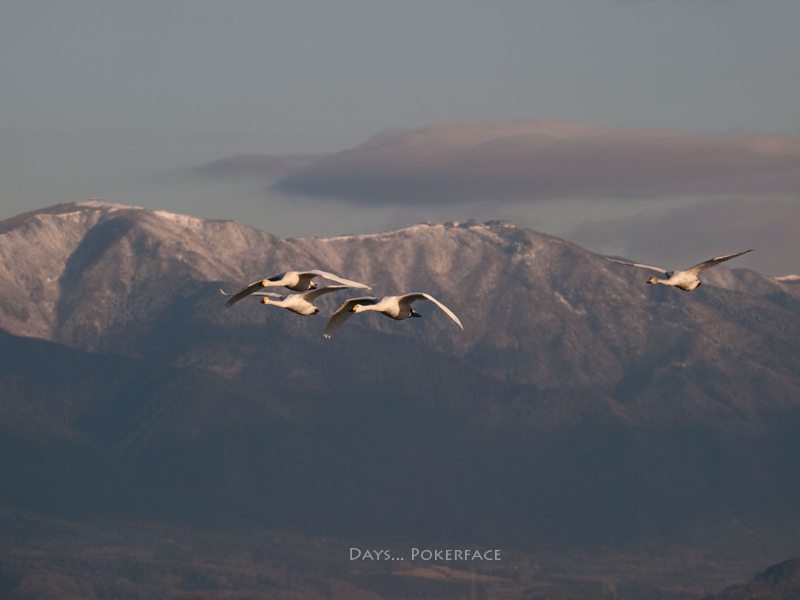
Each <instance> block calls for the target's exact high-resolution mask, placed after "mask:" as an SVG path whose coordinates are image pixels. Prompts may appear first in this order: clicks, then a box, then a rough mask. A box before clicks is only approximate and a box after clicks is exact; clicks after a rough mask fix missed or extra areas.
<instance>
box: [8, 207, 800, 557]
mask: <svg viewBox="0 0 800 600" xmlns="http://www.w3.org/2000/svg"><path fill="white" fill-rule="evenodd" d="M727 267H730V268H727ZM289 269H321V270H325V271H331V272H334V273H337V274H339V275H341V276H343V277H346V278H349V279H354V280H357V281H363V282H367V283H369V284H370V285H372V287H373V291H372V292H371V293H374V294H375V295H376V296H381V295H388V294H398V293H406V292H418V291H422V292H427V293H430V294H432V295H433V296H435V297H436V298H437V299H439V300H440V301H442V302H443V303H444V304H446V305H447V306H448V307H450V308H451V309H452V310H453V311H454V312H455V313H456V314H457V315H458V316H459V318H460V319H461V321H462V323H463V324H464V331H461V329H459V328H458V327H457V326H455V324H454V323H453V322H452V321H451V320H450V319H449V318H447V316H446V315H444V314H443V313H441V312H440V311H439V310H438V309H437V308H436V307H435V306H433V305H432V303H419V304H418V305H415V309H416V310H418V311H419V312H421V313H422V315H423V318H422V319H409V320H406V321H402V322H395V321H393V320H391V319H387V318H385V317H383V316H382V315H377V314H364V315H357V316H354V317H353V318H351V319H350V320H349V321H348V322H347V323H346V324H345V325H344V326H343V327H342V328H341V329H340V330H339V331H338V332H337V333H336V335H335V336H334V338H333V339H331V340H324V339H323V338H322V331H323V330H324V327H325V323H326V322H327V316H328V315H330V314H331V313H332V312H333V311H334V310H335V308H336V307H337V306H338V305H339V303H340V302H342V301H343V300H344V299H345V298H347V297H352V296H360V295H363V290H353V291H352V292H348V291H346V290H345V291H342V292H338V293H335V294H330V295H329V296H326V297H323V298H322V299H321V300H320V302H319V304H320V306H322V307H323V310H322V313H321V314H320V315H318V316H313V317H301V316H299V315H295V314H293V313H290V312H288V311H285V310H282V309H278V308H275V307H267V306H263V305H261V304H259V303H258V302H257V301H256V299H255V298H247V299H245V300H243V301H241V302H239V303H237V304H236V305H234V306H233V307H231V308H230V309H225V308H223V305H224V300H225V299H224V297H223V296H222V295H221V294H220V293H219V288H221V287H222V288H224V289H225V290H226V291H235V290H237V289H238V288H239V287H241V286H243V285H245V284H248V283H250V282H252V281H255V280H258V279H261V278H264V277H268V276H271V275H274V274H277V273H280V272H282V271H285V270H289ZM646 278H647V275H646V274H644V273H643V272H642V271H639V270H637V269H630V268H627V267H624V266H621V265H616V264H612V263H610V262H609V261H607V260H606V259H605V257H603V256H599V255H596V254H594V253H592V252H589V251H587V250H585V249H583V248H581V247H579V246H577V245H575V244H572V243H569V242H566V241H563V240H560V239H558V238H555V237H552V236H549V235H544V234H541V233H537V232H534V231H530V230H527V229H523V228H519V227H516V226H514V225H512V224H510V223H504V222H490V223H486V224H480V223H473V222H469V223H461V224H458V223H450V224H420V225H416V226H413V227H409V228H406V229H402V230H399V231H390V232H384V233H378V234H372V235H359V236H343V237H336V238H330V239H317V238H298V239H287V240H284V239H280V238H278V237H276V236H273V235H270V234H267V233H264V232H261V231H258V230H255V229H253V228H250V227H247V226H245V225H241V224H237V223H234V222H230V221H215V220H203V219H196V218H192V217H186V216H181V215H174V214H169V213H165V212H160V211H149V210H144V209H140V208H134V207H125V206H118V205H111V204H104V203H99V202H87V203H77V204H64V205H58V206H55V207H52V208H50V209H45V210H40V211H35V212H32V213H27V214H24V215H20V216H18V217H16V218H14V219H11V220H8V221H4V222H2V223H0V284H1V285H0V328H2V329H4V330H5V331H6V332H8V333H9V334H13V336H26V337H32V338H40V339H41V340H44V342H37V344H40V345H38V346H37V345H35V344H34V345H31V344H32V342H30V341H28V342H25V343H24V344H23V341H22V340H20V339H19V338H17V337H13V336H5V337H4V338H3V348H5V350H4V352H5V355H6V356H7V357H14V361H11V359H10V358H9V361H10V362H8V365H11V364H12V362H13V364H14V365H16V366H13V367H11V366H6V367H5V370H3V371H2V373H0V386H5V389H9V390H16V391H14V393H13V394H9V395H7V396H6V400H5V402H6V405H5V406H6V409H5V410H6V413H5V414H7V415H11V416H10V417H9V419H10V421H9V422H10V423H19V424H23V423H25V424H26V425H25V427H21V428H20V429H19V430H18V431H17V434H18V435H20V436H22V437H23V438H24V439H25V440H27V441H25V442H24V443H25V444H32V443H34V442H33V441H31V440H35V439H39V438H37V437H36V435H34V433H31V431H32V430H31V427H33V429H34V430H35V429H36V426H31V425H30V423H31V421H30V414H31V410H33V409H30V407H31V406H36V407H38V408H37V409H36V411H35V412H36V413H37V414H38V415H39V417H41V418H39V417H37V418H39V420H34V422H35V423H41V424H42V425H41V427H43V428H45V429H42V431H44V430H46V431H48V432H50V434H52V435H55V433H54V432H56V431H57V432H60V433H59V434H58V435H59V436H61V437H60V438H59V439H64V440H72V441H70V442H64V443H78V442H77V441H75V440H83V441H82V442H81V443H85V444H86V443H88V444H89V445H90V447H96V448H98V452H100V453H101V454H103V456H104V460H106V459H108V460H111V459H110V458H108V457H113V456H119V457H121V458H120V460H123V458H124V460H126V461H134V463H135V464H137V465H139V467H137V468H143V467H141V465H142V464H145V465H148V464H151V463H149V462H147V461H156V462H153V463H152V464H158V465H159V466H158V467H157V469H156V470H157V471H158V472H159V473H162V475H163V477H162V480H160V481H161V483H160V484H159V485H161V486H162V487H161V488H159V489H163V486H167V487H169V485H172V484H171V483H170V484H167V483H164V482H165V481H167V480H170V477H171V476H172V475H171V474H175V473H182V474H185V473H189V472H191V473H192V474H193V475H192V477H191V478H190V479H187V480H184V479H181V478H180V477H179V479H180V480H181V484H180V485H181V486H183V487H181V489H182V490H184V491H185V490H187V489H188V490H193V491H192V492H191V494H190V495H192V494H193V495H192V498H194V500H192V502H198V503H199V505H202V506H205V504H203V502H202V501H200V500H197V499H198V498H200V497H203V494H207V495H208V497H209V498H211V499H212V500H213V501H212V504H214V502H216V503H217V505H218V503H220V502H223V501H224V502H225V503H229V504H231V503H232V505H235V506H237V507H238V508H237V509H236V510H241V511H243V513H247V514H252V512H253V511H255V512H258V510H260V508H259V507H262V508H263V506H269V507H271V508H270V509H269V510H270V511H273V512H272V513H270V514H272V517H271V518H279V517H276V516H275V515H284V516H286V515H291V519H293V522H301V521H303V519H311V520H310V521H308V522H306V525H308V526H309V527H311V528H312V529H313V528H314V527H316V526H320V527H322V525H320V524H321V523H330V522H333V521H336V522H338V523H342V524H344V525H342V526H343V527H345V529H346V527H347V526H357V525H353V524H354V523H360V524H361V526H363V527H366V528H374V529H376V530H381V528H384V529H385V528H388V529H392V528H393V527H400V528H406V527H410V528H412V529H413V528H414V527H416V528H417V529H419V528H422V529H424V528H425V527H428V526H433V525H432V524H436V526H437V527H441V528H442V534H443V535H455V534H454V532H458V531H460V532H462V533H463V534H464V535H472V534H474V535H476V536H478V535H479V536H483V538H484V539H490V538H493V536H494V537H498V536H499V538H503V536H506V538H503V539H511V538H513V539H514V540H515V543H527V542H521V541H520V540H521V539H528V540H529V539H530V536H534V537H537V536H539V537H540V541H542V540H543V541H544V542H547V543H549V542H550V541H553V540H555V539H559V536H563V537H565V538H570V539H575V540H587V539H590V540H593V541H595V542H598V541H599V542H601V543H605V542H604V540H605V541H608V540H609V539H611V538H613V537H614V536H617V537H619V538H620V539H634V538H635V539H639V538H643V537H647V536H649V535H674V536H677V537H680V536H684V537H691V536H693V535H695V534H696V533H697V531H698V529H697V528H698V527H700V529H703V528H705V529H703V531H706V530H711V529H714V528H715V527H722V528H725V527H729V525H730V523H732V522H739V520H740V519H741V518H744V515H747V516H748V518H750V519H751V520H753V521H758V522H761V521H764V520H769V519H772V518H773V517H775V515H778V514H779V513H780V514H783V513H785V514H786V515H789V516H790V517H791V518H792V519H797V518H800V514H798V513H797V511H796V510H795V509H796V508H797V507H796V506H794V508H790V507H789V505H790V504H791V502H789V497H790V496H791V494H794V493H795V492H796V491H797V490H798V488H799V487H800V478H799V477H798V476H797V475H796V473H800V469H797V466H798V465H799V464H800V452H798V451H797V450H798V447H797V443H796V442H791V441H787V440H788V439H789V438H787V437H786V436H789V435H790V433H789V432H790V431H792V428H793V427H794V424H796V423H800V293H798V291H797V285H796V284H795V283H794V282H792V281H776V280H774V279H771V278H768V277H764V276H762V275H759V274H758V273H755V272H753V271H749V270H744V269H736V268H735V264H734V263H730V264H726V265H725V266H720V267H715V268H714V269H710V270H708V271H705V272H704V273H703V274H702V275H701V280H702V281H703V282H704V284H705V285H703V286H702V287H700V288H699V289H697V290H695V291H694V292H691V293H685V292H682V291H680V290H677V289H672V288H666V287H664V286H647V285H645V283H644V281H645V280H646ZM278 291H283V290H278ZM45 342H56V343H57V344H60V345H64V346H69V347H71V348H72V349H71V350H70V349H67V348H62V347H61V346H55V345H53V344H50V345H47V344H45ZM41 344H44V346H42V345H41ZM44 347H47V348H50V350H47V352H51V353H52V356H54V357H62V358H52V362H58V363H60V362H62V361H65V364H66V363H69V364H72V365H75V366H74V368H72V369H70V373H72V374H70V373H62V372H60V371H59V372H56V371H52V372H51V371H50V370H49V367H48V365H47V364H41V365H35V364H31V363H35V362H36V360H37V359H36V358H35V357H36V356H37V353H41V352H44V350H42V348H44ZM36 348H38V350H37V349H36ZM66 352H68V353H70V354H68V356H67V355H66V354H64V353H66ZM87 352H89V353H92V354H87ZM98 355H100V356H98ZM23 357H28V358H27V359H24V358H23ZM64 357H66V358H64ZM112 359H113V360H112ZM103 361H105V362H103ZM21 365H28V366H27V367H25V368H24V369H23V367H22V366H21ZM79 365H85V367H80V366H79ZM37 368H38V369H39V370H40V371H41V372H42V373H51V374H50V375H48V376H46V377H44V379H43V380H41V381H38V380H37V376H36V375H35V373H37ZM48 386H50V387H48ZM70 398H71V400H70ZM67 404H68V406H67ZM26 407H27V408H26ZM29 409H30V410H29ZM26 411H27V412H26ZM43 415H44V416H43ZM12 429H13V427H12ZM20 432H28V433H24V435H23V433H20ZM29 434H30V435H29ZM50 434H48V435H50ZM26 436H27V437H26ZM36 443H38V442H36ZM82 447H83V446H82ZM136 461H139V462H136ZM141 461H144V462H143V463H142V462H141ZM197 461H200V462H199V463H198V462H197ZM200 465H202V468H201V467H200ZM145 472H149V471H147V469H145ZM182 476H183V475H182ZM87 477H88V475H87ZM143 477H144V476H143ZM219 478H222V479H223V480H224V481H225V485H224V486H219V485H217V484H215V483H213V482H215V481H216V482H218V481H219ZM90 479H91V478H90ZM291 482H295V484H291ZM298 482H300V483H298ZM31 485H33V484H31ZM37 485H39V484H37ZM42 485H44V484H42ZM153 485H155V484H153ZM23 487H24V486H23ZM156 487H158V486H156ZM170 489H172V488H170ZM764 489H769V490H771V491H770V493H771V494H772V496H771V499H770V500H769V501H765V502H761V503H759V502H755V501H753V498H755V497H758V496H759V494H760V493H761V492H762V491H763V490H764ZM198 490H200V491H198ZM276 490H280V491H276ZM299 490H305V492H303V493H301V492H300V491H299ZM311 491H313V493H314V494H316V496H314V495H313V494H312V495H309V494H311ZM173 492H174V493H175V494H178V492H176V491H174V490H173ZM356 492H358V493H356ZM170 493H172V492H170ZM181 493H183V492H181ZM187 493H188V492H187ZM198 494H199V496H198ZM353 494H355V496H354V495H353ZM167 496H169V494H168V493H166V492H164V497H167ZM312 496H313V497H319V498H322V497H326V498H328V501H327V504H324V506H323V505H320V504H319V503H315V501H314V500H313V497H312ZM181 497H183V496H181ZM187 502H188V501H187ZM371 503H372V504H371ZM375 503H378V504H380V503H384V505H385V506H387V507H390V509H391V511H393V512H392V513H391V515H389V516H387V513H385V512H382V511H377V510H375V509H369V506H372V505H376V504H375ZM445 506H447V507H450V508H448V509H447V510H451V511H454V512H453V514H452V515H450V516H448V517H446V518H445V517H444V516H443V515H444V514H445V513H443V512H442V511H443V510H444V508H443V507H445ZM415 507H416V508H415ZM787 507H789V508H787ZM205 508H207V506H205ZM248 511H250V512H248ZM781 511H783V513H781ZM311 513H314V514H316V515H317V516H316V517H314V518H313V519H312V518H311V517H309V516H308V515H309V514H311ZM448 514H449V513H448ZM286 518H290V517H286ZM348 524H349V525H348ZM515 524H516V525H515ZM701 524H702V527H701V526H700V525H701ZM515 528H516V529H515ZM736 535H738V534H736ZM741 535H742V536H743V537H742V539H744V538H746V537H747V535H748V534H746V533H742V534H741ZM526 536H527V537H526ZM734 537H735V536H734ZM499 538H498V539H499ZM544 542H543V543H544Z"/></svg>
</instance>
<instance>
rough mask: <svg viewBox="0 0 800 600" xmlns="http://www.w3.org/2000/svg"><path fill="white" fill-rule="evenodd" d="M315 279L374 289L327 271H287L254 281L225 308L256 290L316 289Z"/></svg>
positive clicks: (239, 292)
mask: <svg viewBox="0 0 800 600" xmlns="http://www.w3.org/2000/svg"><path fill="white" fill-rule="evenodd" d="M314 277H322V278H323V279H329V280H330V281H335V282H337V283H341V284H343V285H345V286H347V287H355V288H366V289H368V290H369V289H372V288H370V287H369V286H368V285H365V284H363V283H359V282H357V281H350V280H349V279H343V278H342V277H339V276H338V275H334V274H333V273H327V272H325V271H286V273H281V274H279V275H275V276H274V277H270V278H269V279H262V280H261V281H254V282H253V283H251V284H250V285H248V286H245V287H243V288H242V289H240V290H239V291H238V292H236V293H235V294H234V295H233V296H232V297H231V299H230V300H228V301H227V302H226V303H225V308H230V307H231V306H233V305H234V304H236V303H237V302H238V301H239V300H241V299H242V298H244V297H246V296H249V295H250V294H252V293H253V292H255V291H256V290H259V289H261V288H265V287H286V288H289V289H290V290H292V291H294V292H305V291H306V290H313V289H316V287H317V284H316V283H314V282H313V281H311V280H312V279H314Z"/></svg>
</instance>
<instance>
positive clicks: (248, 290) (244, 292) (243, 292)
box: [220, 279, 264, 308]
mask: <svg viewBox="0 0 800 600" xmlns="http://www.w3.org/2000/svg"><path fill="white" fill-rule="evenodd" d="M262 281H263V280H262V279H259V280H258V281H254V282H253V283H251V284H250V285H247V286H245V287H243V288H242V289H240V290H239V291H238V292H236V293H235V294H234V295H233V296H232V297H231V299H230V300H228V301H227V302H226V303H225V308H230V307H231V306H233V305H234V304H236V303H237V302H238V301H239V300H241V299H242V298H245V297H247V296H249V295H250V294H252V293H253V292H255V291H256V290H258V289H261V288H262V287H264V286H263V285H261V282H262ZM220 292H222V290H220ZM222 293H223V294H225V292H222ZM225 295H226V296H227V295H228V294H225Z"/></svg>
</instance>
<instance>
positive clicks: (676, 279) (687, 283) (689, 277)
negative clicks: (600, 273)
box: [606, 248, 755, 292]
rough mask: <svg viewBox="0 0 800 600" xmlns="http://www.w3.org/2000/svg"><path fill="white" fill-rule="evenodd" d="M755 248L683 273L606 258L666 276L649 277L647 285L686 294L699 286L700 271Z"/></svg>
mask: <svg viewBox="0 0 800 600" xmlns="http://www.w3.org/2000/svg"><path fill="white" fill-rule="evenodd" d="M753 250H755V248H750V249H749V250H744V251H743V252H737V253H735V254H727V255H725V256H718V257H716V258H710V259H708V260H707V261H704V262H701V263H700V264H698V265H695V266H693V267H692V268H691V269H687V270H685V271H667V270H666V269H662V268H661V267H652V266H650V265H642V264H638V263H631V262H625V261H622V260H614V259H613V258H608V257H606V259H607V260H610V261H611V262H613V263H617V264H620V265H626V266H628V267H639V268H641V269H650V270H651V271H658V272H659V273H663V274H664V275H666V276H667V279H658V278H656V277H651V278H650V279H649V280H648V281H647V283H661V284H664V285H671V286H674V287H676V288H678V289H681V290H684V291H686V292H691V291H692V290H693V289H695V288H696V287H697V286H699V285H700V280H699V279H698V278H697V274H698V273H699V272H700V271H703V270H705V269H708V268H709V267H713V266H714V265H718V264H719V263H721V262H725V261H726V260H730V259H732V258H736V257H737V256H741V255H742V254H747V253H748V252H752V251H753Z"/></svg>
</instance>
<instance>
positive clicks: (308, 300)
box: [220, 285, 350, 315]
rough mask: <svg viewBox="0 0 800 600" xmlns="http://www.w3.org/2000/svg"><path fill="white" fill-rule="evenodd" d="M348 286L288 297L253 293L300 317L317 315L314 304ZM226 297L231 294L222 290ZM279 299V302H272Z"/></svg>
mask: <svg viewBox="0 0 800 600" xmlns="http://www.w3.org/2000/svg"><path fill="white" fill-rule="evenodd" d="M349 287H350V286H348V285H329V286H328V287H324V288H319V289H315V290H311V291H310V292H304V293H301V294H289V295H288V296H281V295H280V294H275V293H273V292H253V293H252V295H253V296H260V297H261V303H262V304H269V305H271V306H280V307H281V308H285V309H287V310H290V311H292V312H295V313H297V314H298V315H316V314H317V313H318V312H319V309H318V308H317V307H316V306H314V304H313V302H314V300H316V299H317V298H318V297H320V296H322V295H323V294H330V293H331V292H338V291H339V290H346V289H348V288H349ZM220 292H222V293H223V294H225V295H226V296H229V295H230V294H227V293H225V292H224V291H222V290H220ZM271 298H277V300H271Z"/></svg>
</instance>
